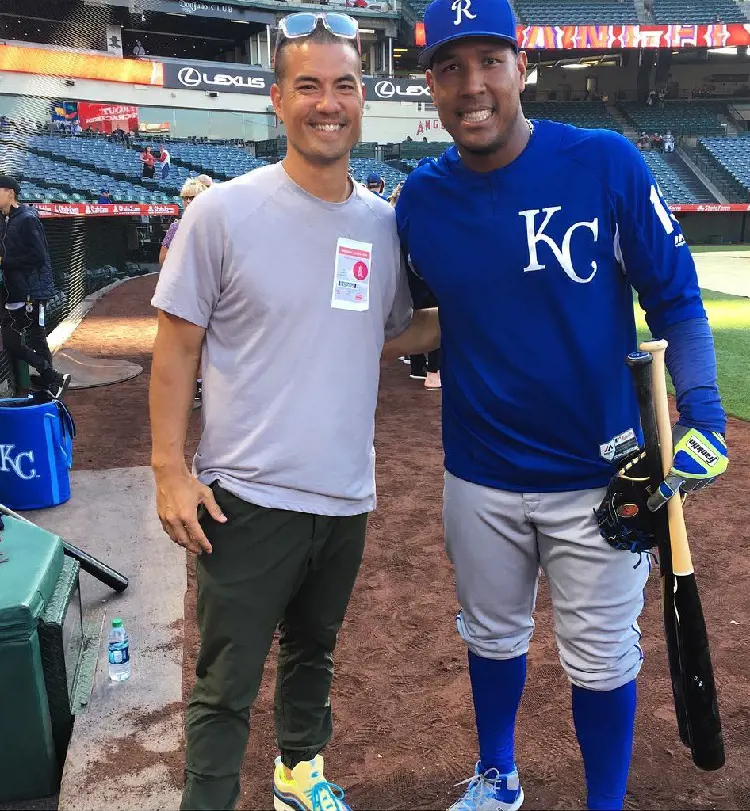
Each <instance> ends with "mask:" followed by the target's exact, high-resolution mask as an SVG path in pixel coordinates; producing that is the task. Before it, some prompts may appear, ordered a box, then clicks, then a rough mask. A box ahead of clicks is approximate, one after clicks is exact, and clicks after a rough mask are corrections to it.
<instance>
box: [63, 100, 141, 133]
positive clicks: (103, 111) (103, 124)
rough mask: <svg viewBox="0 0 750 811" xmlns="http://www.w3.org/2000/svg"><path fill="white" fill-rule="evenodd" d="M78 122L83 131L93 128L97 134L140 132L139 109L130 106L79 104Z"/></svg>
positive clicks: (83, 102)
mask: <svg viewBox="0 0 750 811" xmlns="http://www.w3.org/2000/svg"><path fill="white" fill-rule="evenodd" d="M78 121H79V123H80V124H81V127H82V128H83V129H86V128H87V127H91V128H92V129H94V130H97V132H112V131H113V130H116V129H122V130H125V132H137V131H138V108H137V107H135V106H133V105H130V104H95V103H93V102H88V101H79V102H78Z"/></svg>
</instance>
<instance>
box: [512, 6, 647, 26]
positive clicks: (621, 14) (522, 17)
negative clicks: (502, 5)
mask: <svg viewBox="0 0 750 811" xmlns="http://www.w3.org/2000/svg"><path fill="white" fill-rule="evenodd" d="M514 6H515V9H516V13H517V15H518V19H519V21H520V22H522V23H527V24H531V25H586V24H591V23H610V24H612V23H637V22H638V12H637V11H636V8H635V5H634V3H633V0H515V2H514Z"/></svg>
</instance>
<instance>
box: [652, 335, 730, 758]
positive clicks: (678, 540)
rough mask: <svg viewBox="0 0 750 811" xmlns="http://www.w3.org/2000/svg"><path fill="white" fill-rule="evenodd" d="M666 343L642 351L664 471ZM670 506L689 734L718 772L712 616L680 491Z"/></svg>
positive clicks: (668, 448)
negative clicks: (647, 360)
mask: <svg viewBox="0 0 750 811" xmlns="http://www.w3.org/2000/svg"><path fill="white" fill-rule="evenodd" d="M666 348H667V342H666V341H664V340H661V341H648V342H644V343H642V344H641V346H640V349H641V351H643V352H649V353H650V354H651V356H652V357H653V362H652V364H651V380H652V388H653V401H654V412H655V415H656V429H657V432H658V436H659V446H660V450H661V465H662V476H666V475H667V474H668V473H669V470H670V468H671V467H672V458H673V447H672V423H671V420H670V417H669V401H668V400H667V379H666V371H665V363H664V353H665V351H666ZM662 509H664V508H662ZM666 510H667V519H668V525H669V526H668V535H669V542H670V546H671V549H672V575H673V579H674V601H673V602H674V629H675V636H676V642H677V653H678V656H679V663H680V671H681V674H682V679H681V682H682V690H683V698H684V707H685V721H686V724H687V737H688V740H689V746H690V751H691V754H692V757H693V763H695V765H696V766H698V768H700V769H704V770H705V771H713V770H715V769H720V768H721V767H722V766H723V765H724V762H725V753H724V739H723V736H722V732H721V719H720V716H719V702H718V697H717V694H716V684H715V682H714V671H713V666H712V664H711V649H710V646H709V643H708V633H707V631H706V621H705V618H704V616H703V608H702V606H701V600H700V595H699V594H698V585H697V583H696V580H695V570H694V568H693V561H692V557H691V555H690V544H689V543H688V536H687V529H686V527H685V517H684V515H683V512H682V501H681V498H680V494H679V493H678V494H676V495H675V496H674V497H672V498H670V499H669V501H668V502H667V505H666Z"/></svg>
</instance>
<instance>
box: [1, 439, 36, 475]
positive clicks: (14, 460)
mask: <svg viewBox="0 0 750 811" xmlns="http://www.w3.org/2000/svg"><path fill="white" fill-rule="evenodd" d="M15 447H16V446H15V445H0V473H15V474H16V476H18V478H19V479H24V480H28V479H34V478H36V468H35V467H34V466H33V465H34V451H17V452H16V454H15V455H14V454H13V450H14V449H15ZM24 459H26V460H27V462H26V470H24V462H23V460H24Z"/></svg>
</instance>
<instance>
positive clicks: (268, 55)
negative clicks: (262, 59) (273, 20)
mask: <svg viewBox="0 0 750 811" xmlns="http://www.w3.org/2000/svg"><path fill="white" fill-rule="evenodd" d="M266 65H267V66H268V67H269V68H270V67H271V26H270V25H269V24H268V23H266Z"/></svg>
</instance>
